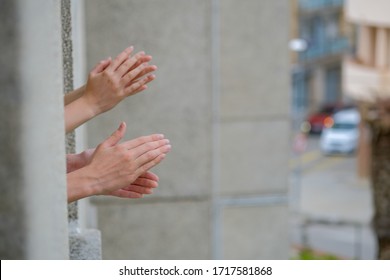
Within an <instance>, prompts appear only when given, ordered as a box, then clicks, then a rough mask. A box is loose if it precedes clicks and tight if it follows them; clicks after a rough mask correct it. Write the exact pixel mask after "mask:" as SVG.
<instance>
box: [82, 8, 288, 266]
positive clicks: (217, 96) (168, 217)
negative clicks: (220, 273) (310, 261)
mask: <svg viewBox="0 0 390 280" xmlns="http://www.w3.org/2000/svg"><path fill="white" fill-rule="evenodd" d="M244 2H245V3H244ZM243 3H244V4H243ZM288 9H289V2H288V1H287V0H283V1H272V0H266V1H256V0H245V1H234V0H188V1H181V0H165V1H158V0H146V1H145V0H144V1H140V0H116V1H103V0H98V1H92V0H87V1H86V36H87V37H86V39H87V64H88V68H89V69H90V68H91V67H92V66H93V65H95V63H96V62H97V61H100V60H101V59H102V58H105V57H107V56H114V55H116V54H117V53H118V52H119V51H121V50H122V49H124V48H125V47H126V46H128V45H130V44H132V45H134V46H135V47H136V50H137V51H138V50H145V51H146V52H147V53H149V54H151V55H152V56H153V63H155V64H156V65H157V66H158V67H159V69H158V70H157V72H156V74H157V79H156V80H155V81H154V82H153V83H152V84H151V85H150V87H149V89H148V90H147V92H144V93H141V94H138V95H136V96H133V97H131V98H128V99H127V100H125V101H123V102H122V103H121V104H120V105H118V106H117V107H116V108H115V109H113V110H112V111H110V112H108V113H106V114H104V115H102V116H99V117H97V118H96V119H94V120H93V121H91V122H90V123H89V124H88V127H87V135H88V143H89V145H90V146H95V145H96V144H98V143H99V142H100V141H102V140H103V139H105V138H106V137H107V136H108V135H109V134H111V133H112V131H113V130H114V129H115V128H116V127H117V126H118V124H119V122H120V121H122V120H124V121H126V122H127V124H128V132H127V135H126V138H128V139H129V138H135V137H138V136H141V135H145V134H150V133H155V132H161V133H164V134H165V135H166V136H167V137H168V138H169V139H170V140H171V142H172V146H173V149H172V151H171V153H170V154H169V155H168V157H167V158H166V160H165V161H164V162H163V163H162V164H161V165H160V166H158V167H156V168H155V169H154V171H155V172H156V173H157V174H158V175H159V177H160V186H159V188H158V190H157V191H156V192H155V193H154V194H153V195H152V196H150V197H148V198H145V199H142V200H133V201H126V200H121V199H116V198H104V197H99V198H96V199H94V204H95V206H96V207H97V210H98V221H97V222H98V227H99V229H101V231H102V243H103V258H106V259H133V258H134V259H135V258H139V259H212V258H226V259H251V258H253V259H285V258H288V252H289V248H288V244H289V242H288V230H287V229H288V222H287V218H288V207H287V201H288V200H287V173H288V155H289V153H288V138H289V126H288V124H289V121H288V101H289V95H288V92H289V89H288V81H289V74H288V50H287V41H288V22H289V21H288V15H289V10H288ZM275 217H277V219H276V218H275ZM124 244H126V245H124Z"/></svg>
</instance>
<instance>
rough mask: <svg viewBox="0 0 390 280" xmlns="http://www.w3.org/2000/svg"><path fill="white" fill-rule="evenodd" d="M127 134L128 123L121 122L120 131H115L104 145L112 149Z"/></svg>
mask: <svg viewBox="0 0 390 280" xmlns="http://www.w3.org/2000/svg"><path fill="white" fill-rule="evenodd" d="M125 132H126V123H125V122H121V124H120V125H119V127H118V129H117V130H116V131H114V133H113V134H111V136H110V137H108V138H107V139H106V140H105V141H104V142H103V145H105V146H107V147H112V146H114V145H116V144H118V143H119V141H120V140H121V139H122V138H123V136H124V135H125Z"/></svg>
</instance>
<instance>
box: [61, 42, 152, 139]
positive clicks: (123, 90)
mask: <svg viewBox="0 0 390 280" xmlns="http://www.w3.org/2000/svg"><path fill="white" fill-rule="evenodd" d="M132 51H133V48H132V47H130V48H127V49H125V50H124V51H123V52H122V53H121V54H119V55H118V56H117V57H116V58H115V59H114V60H110V59H107V60H102V61H101V62H100V63H98V64H97V65H96V66H95V67H94V69H93V70H92V71H91V72H90V74H89V76H88V81H87V84H86V85H85V86H84V87H81V88H79V89H77V90H76V91H74V92H72V93H70V96H69V97H68V98H65V104H66V106H65V130H66V132H70V131H72V130H73V129H75V128H76V127H78V126H80V125H81V124H83V123H84V122H86V121H88V120H90V119H92V118H94V117H95V116H97V115H99V114H101V113H103V112H106V111H108V110H110V109H111V108H113V107H115V106H116V105H117V104H118V103H119V102H120V101H122V100H123V99H124V98H126V97H128V96H131V95H134V94H136V93H138V92H141V91H143V90H145V89H146V88H147V85H146V84H147V83H149V82H151V81H152V80H154V79H155V76H154V75H153V74H151V73H152V72H153V71H155V70H156V69H157V67H156V66H155V65H149V64H148V62H149V61H150V60H151V59H152V57H151V56H149V55H145V53H144V52H139V53H137V54H135V55H134V56H131V52H132Z"/></svg>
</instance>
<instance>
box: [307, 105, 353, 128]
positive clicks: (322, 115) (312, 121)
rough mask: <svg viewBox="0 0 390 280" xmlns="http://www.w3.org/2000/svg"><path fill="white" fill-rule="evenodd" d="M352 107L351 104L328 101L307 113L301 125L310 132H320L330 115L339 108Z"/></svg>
mask: <svg viewBox="0 0 390 280" xmlns="http://www.w3.org/2000/svg"><path fill="white" fill-rule="evenodd" d="M350 108H354V106H353V105H352V104H341V103H329V104H325V105H324V106H322V107H321V108H320V110H318V111H317V112H315V113H313V114H311V115H309V116H308V117H307V119H306V121H305V122H304V123H303V124H302V127H304V129H305V130H306V131H308V132H310V133H311V134H320V133H321V132H322V129H323V128H324V127H325V126H326V125H327V124H326V122H328V121H330V117H331V116H332V115H333V114H335V113H336V112H338V111H340V110H345V109H350Z"/></svg>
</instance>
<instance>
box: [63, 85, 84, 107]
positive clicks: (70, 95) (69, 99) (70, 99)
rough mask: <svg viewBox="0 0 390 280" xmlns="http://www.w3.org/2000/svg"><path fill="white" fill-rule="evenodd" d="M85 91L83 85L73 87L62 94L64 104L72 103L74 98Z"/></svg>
mask: <svg viewBox="0 0 390 280" xmlns="http://www.w3.org/2000/svg"><path fill="white" fill-rule="evenodd" d="M84 92H85V85H84V86H82V87H79V88H78V89H75V90H74V91H71V92H68V93H67V94H65V95H64V105H68V104H69V103H72V102H73V101H75V100H76V99H78V98H80V97H81V96H82V95H83V94H84Z"/></svg>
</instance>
